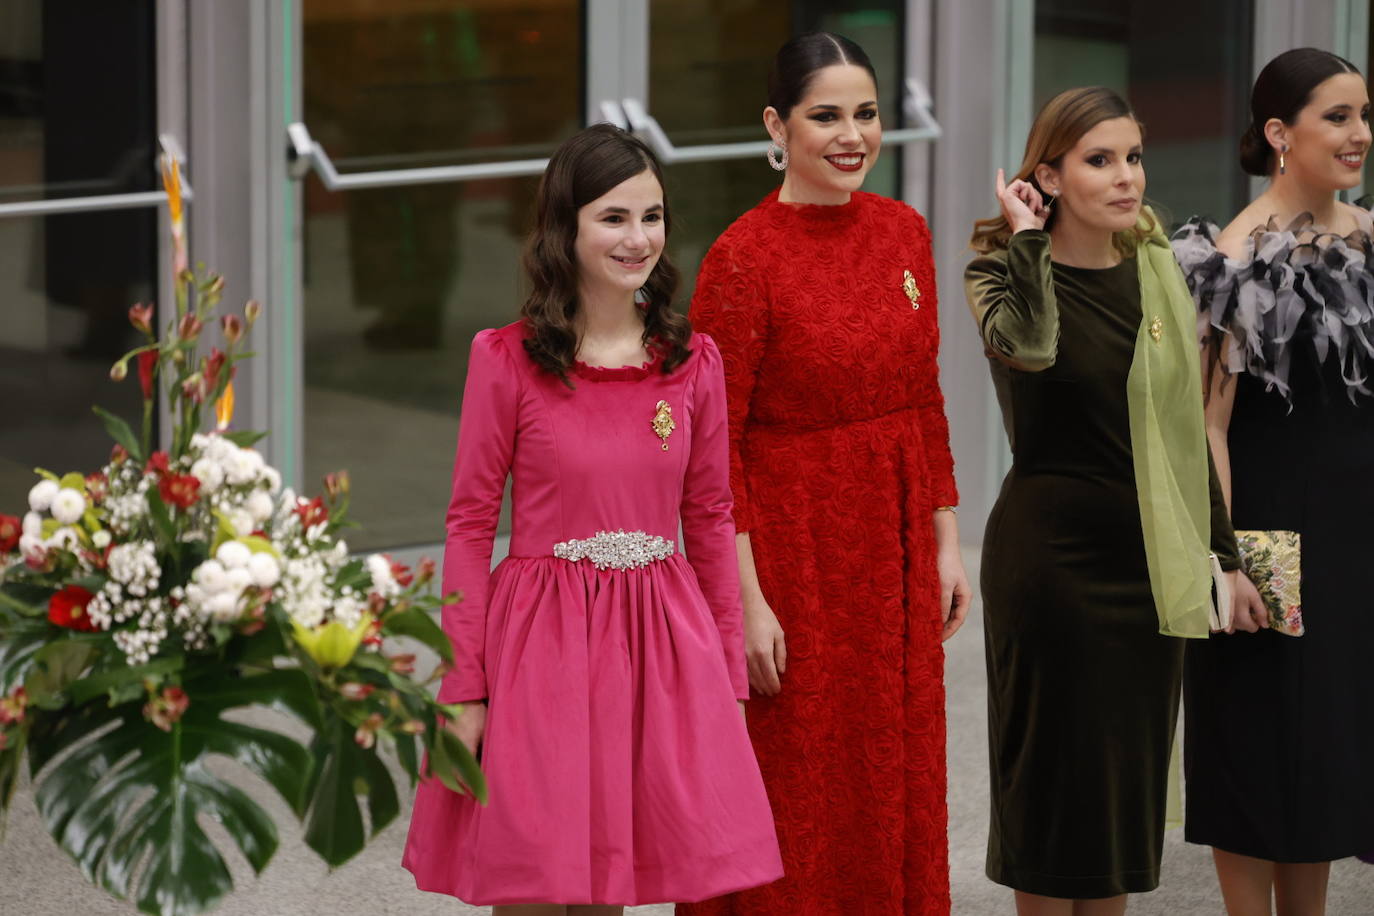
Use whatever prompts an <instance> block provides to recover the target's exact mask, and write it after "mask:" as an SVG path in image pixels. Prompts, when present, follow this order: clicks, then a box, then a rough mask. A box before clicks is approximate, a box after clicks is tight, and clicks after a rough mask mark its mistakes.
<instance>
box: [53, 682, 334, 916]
mask: <svg viewBox="0 0 1374 916" xmlns="http://www.w3.org/2000/svg"><path fill="white" fill-rule="evenodd" d="M184 689H185V691H186V694H187V696H188V697H189V700H190V705H189V706H188V707H187V708H186V710H185V712H184V713H183V715H182V717H181V719H180V720H179V721H177V722H175V723H173V724H172V725H171V726H170V730H168V731H163V730H162V729H160V728H158V727H157V726H155V725H153V724H152V723H151V722H148V721H147V720H146V719H145V718H144V715H143V706H142V703H141V702H132V703H121V704H118V705H115V706H111V705H110V703H109V702H108V698H107V697H103V696H102V697H100V698H97V699H95V700H92V701H90V702H88V703H85V704H84V705H82V706H81V707H79V708H78V709H76V710H67V711H64V712H63V714H62V715H60V716H59V715H40V716H37V717H35V720H34V723H33V728H32V731H31V734H30V737H29V766H30V769H31V771H32V774H33V776H34V780H35V785H36V789H35V793H34V794H35V799H36V801H37V803H38V810H39V813H40V814H41V815H42V817H43V820H44V822H45V823H46V825H47V828H48V831H49V832H50V833H51V834H52V835H53V837H54V838H55V839H56V840H57V842H58V844H59V845H60V846H61V847H62V848H63V849H64V850H65V851H66V852H67V853H68V854H69V855H70V856H71V857H72V858H73V859H74V860H75V862H76V864H77V865H78V866H79V867H80V868H81V870H82V872H83V873H84V874H85V876H86V878H87V880H89V881H92V882H99V883H100V884H101V885H103V886H104V887H105V889H106V890H108V891H109V892H110V893H112V894H114V895H115V896H117V897H120V898H123V899H127V900H131V901H134V902H135V903H137V905H138V908H139V909H140V910H142V911H143V912H145V913H151V914H158V916H189V914H197V913H203V912H205V911H206V910H208V909H210V908H212V907H214V906H215V905H216V904H217V903H218V902H219V901H220V900H221V899H223V897H224V896H225V895H226V894H228V893H229V892H230V891H231V890H232V889H233V881H232V879H231V877H230V874H229V869H228V867H227V866H226V864H225V861H224V857H223V856H222V855H221V854H220V850H219V849H218V848H216V846H215V844H214V843H213V842H212V841H211V840H210V838H209V837H208V836H207V835H206V834H205V832H204V830H202V829H201V827H200V825H199V823H197V818H198V817H200V816H204V817H209V818H213V819H214V820H216V821H218V822H219V823H220V824H221V825H222V826H223V827H224V829H225V831H226V832H227V833H228V834H229V836H230V837H232V838H233V841H234V843H235V844H237V846H238V848H239V850H240V851H241V852H242V853H243V856H244V858H245V859H247V860H248V862H249V864H250V865H252V867H253V869H254V870H255V871H259V872H260V871H261V870H262V869H263V868H264V867H265V866H266V865H267V863H268V861H269V860H270V859H271V858H272V854H273V853H274V852H275V851H276V848H277V830H276V826H275V825H274V824H273V822H272V819H271V818H270V817H269V816H268V814H267V813H266V812H265V811H263V810H262V808H261V807H260V806H259V805H258V804H257V803H256V802H254V801H253V800H252V799H251V798H250V797H249V796H248V795H247V794H245V793H244V792H243V791H241V790H240V789H238V788H236V787H235V786H233V785H231V784H229V783H228V782H225V781H224V780H222V779H220V778H219V777H218V776H216V775H214V773H212V772H211V771H210V769H209V768H208V767H207V766H206V762H207V761H208V759H209V758H211V757H212V756H216V755H219V756H224V757H228V758H231V759H233V760H236V761H238V762H239V763H240V764H242V765H243V766H245V767H246V768H247V769H249V770H250V771H252V772H253V773H254V774H256V775H257V776H258V777H260V778H262V779H263V780H265V781H266V782H267V783H268V784H269V785H271V786H272V787H273V788H274V789H275V790H276V791H277V793H278V794H279V795H281V797H282V798H283V799H284V800H285V801H286V803H287V804H288V805H289V806H290V807H291V809H292V810H293V811H294V812H295V813H296V814H297V815H298V816H300V815H302V814H303V813H304V812H305V808H306V802H307V790H308V787H309V785H310V782H311V778H312V777H311V771H312V768H313V766H314V761H313V760H312V757H311V754H310V752H309V751H308V750H307V749H306V748H305V747H303V746H302V745H301V744H300V743H299V742H297V741H295V740H294V739H292V738H289V737H287V736H285V735H283V734H280V733H278V732H274V731H269V730H266V729H262V728H257V727H254V726H250V725H245V724H243V723H241V722H236V721H231V720H227V719H225V718H223V713H224V712H225V711H227V710H230V709H237V708H241V707H244V706H248V705H266V706H269V707H274V708H276V709H278V710H281V711H285V712H289V713H291V714H293V715H294V716H296V717H298V718H300V719H302V720H304V721H305V722H306V723H307V724H308V725H310V726H312V727H316V728H317V727H319V726H320V724H321V714H320V709H319V705H318V700H317V699H316V697H315V694H314V691H313V689H312V686H311V684H310V681H309V679H308V677H306V675H304V674H303V673H302V672H300V671H296V670H277V671H268V672H266V673H262V674H253V675H248V676H243V677H238V678H234V679H225V680H216V679H212V678H209V677H206V678H204V679H203V680H201V681H199V682H198V681H196V680H188V681H187V682H186V683H185V685H184Z"/></svg>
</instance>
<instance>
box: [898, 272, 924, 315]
mask: <svg viewBox="0 0 1374 916" xmlns="http://www.w3.org/2000/svg"><path fill="white" fill-rule="evenodd" d="M902 292H904V293H906V297H907V298H908V299H910V300H911V307H912V308H913V309H919V308H920V307H921V290H920V288H919V287H918V286H917V285H916V278H915V277H913V276H912V275H911V271H909V270H904V271H902Z"/></svg>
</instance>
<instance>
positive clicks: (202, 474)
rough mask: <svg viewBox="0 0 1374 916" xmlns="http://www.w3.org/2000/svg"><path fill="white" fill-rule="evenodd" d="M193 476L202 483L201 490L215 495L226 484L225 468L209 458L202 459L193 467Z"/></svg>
mask: <svg viewBox="0 0 1374 916" xmlns="http://www.w3.org/2000/svg"><path fill="white" fill-rule="evenodd" d="M191 476H192V477H194V478H195V479H196V480H199V481H200V488H201V489H202V490H204V491H205V492H207V493H213V492H215V491H216V490H218V489H219V488H220V485H221V484H222V483H224V468H222V467H220V466H219V465H218V464H216V463H215V462H214V461H212V460H210V459H209V458H201V459H199V460H198V461H196V463H195V464H193V465H191Z"/></svg>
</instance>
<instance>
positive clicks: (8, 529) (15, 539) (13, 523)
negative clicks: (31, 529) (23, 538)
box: [0, 515, 24, 553]
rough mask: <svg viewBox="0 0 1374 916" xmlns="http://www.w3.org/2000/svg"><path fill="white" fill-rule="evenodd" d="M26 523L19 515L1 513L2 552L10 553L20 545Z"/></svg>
mask: <svg viewBox="0 0 1374 916" xmlns="http://www.w3.org/2000/svg"><path fill="white" fill-rule="evenodd" d="M23 533H24V525H23V523H22V522H21V521H20V520H19V517H18V516H17V515H0V553H9V552H10V551H11V550H13V549H14V548H16V547H18V546H19V535H21V534H23Z"/></svg>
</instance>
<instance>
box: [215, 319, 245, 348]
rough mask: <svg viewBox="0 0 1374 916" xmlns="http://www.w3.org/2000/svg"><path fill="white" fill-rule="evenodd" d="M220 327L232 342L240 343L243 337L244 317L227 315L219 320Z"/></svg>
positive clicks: (225, 336) (225, 337)
mask: <svg viewBox="0 0 1374 916" xmlns="http://www.w3.org/2000/svg"><path fill="white" fill-rule="evenodd" d="M219 327H220V331H221V332H222V333H223V334H224V339H225V340H227V341H229V343H231V344H236V343H238V342H239V340H240V338H242V337H243V319H242V318H240V317H239V316H238V315H225V316H224V317H223V318H221V319H220V320H219Z"/></svg>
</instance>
